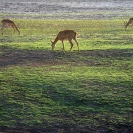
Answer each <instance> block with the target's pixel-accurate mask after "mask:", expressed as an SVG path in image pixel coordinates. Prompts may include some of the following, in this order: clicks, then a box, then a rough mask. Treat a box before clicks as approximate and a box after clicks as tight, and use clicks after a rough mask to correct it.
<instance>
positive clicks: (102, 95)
mask: <svg viewBox="0 0 133 133" xmlns="http://www.w3.org/2000/svg"><path fill="white" fill-rule="evenodd" d="M15 22H16V24H17V25H18V27H20V31H21V35H20V36H18V35H17V34H15V35H13V36H9V33H8V31H9V29H6V33H5V35H4V36H0V70H1V71H0V110H1V111H0V130H1V131H3V127H10V128H11V127H12V128H18V127H19V129H22V130H25V131H27V132H28V131H29V130H28V129H34V132H37V131H40V132H46V131H47V132H53V131H54V132H60V133H62V132H72V133H74V132H75V133H76V132H113V131H114V132H115V131H118V132H119V131H120V129H122V130H123V131H129V128H130V129H131V128H132V127H133V76H132V75H133V44H132V41H133V37H132V32H133V31H132V29H131V28H130V27H129V28H128V29H127V30H124V28H123V22H121V20H115V21H114V20H84V21H82V20H67V21H64V20H16V21H15ZM114 23H115V25H114ZM64 29H74V30H76V31H77V32H78V33H79V34H80V36H79V37H78V39H77V40H78V42H79V45H80V53H79V54H78V52H77V46H76V45H74V48H73V51H72V52H71V53H69V52H68V51H69V48H70V45H69V43H68V42H65V49H66V53H65V54H64V53H63V52H62V45H61V42H58V43H57V45H56V48H55V52H52V51H51V43H50V40H54V38H55V37H56V35H57V33H58V32H59V31H61V30H64ZM23 128H25V129H23ZM35 129H36V130H37V131H35ZM130 131H131V130H130ZM29 132H30V131H29ZM31 132H33V131H31Z"/></svg>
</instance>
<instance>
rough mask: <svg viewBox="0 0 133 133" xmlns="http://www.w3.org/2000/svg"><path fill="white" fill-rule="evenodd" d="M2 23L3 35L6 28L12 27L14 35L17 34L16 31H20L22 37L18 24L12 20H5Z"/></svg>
mask: <svg viewBox="0 0 133 133" xmlns="http://www.w3.org/2000/svg"><path fill="white" fill-rule="evenodd" d="M1 23H2V28H1V30H2V35H3V30H4V28H5V27H10V28H11V29H14V33H15V30H17V31H18V34H19V35H20V31H19V29H18V28H17V26H16V24H15V23H14V22H13V21H12V20H9V19H3V20H2V21H1Z"/></svg>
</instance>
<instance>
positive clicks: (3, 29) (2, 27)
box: [1, 26, 4, 35]
mask: <svg viewBox="0 0 133 133" xmlns="http://www.w3.org/2000/svg"><path fill="white" fill-rule="evenodd" d="M3 30H4V26H2V28H1V31H2V32H1V34H2V35H3Z"/></svg>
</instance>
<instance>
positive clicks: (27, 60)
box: [0, 46, 133, 67]
mask: <svg viewBox="0 0 133 133" xmlns="http://www.w3.org/2000/svg"><path fill="white" fill-rule="evenodd" d="M1 52H2V54H0V67H8V66H13V65H17V66H19V65H24V66H32V67H38V66H41V65H42V66H43V65H48V66H52V65H75V66H77V65H86V66H97V65H110V62H106V63H105V62H104V63H105V64H104V63H102V62H101V61H100V59H101V58H109V59H117V60H122V59H124V58H126V60H128V59H129V60H130V59H131V57H133V50H132V49H130V50H93V51H89V50H88V51H81V52H80V53H78V52H77V51H72V52H71V53H69V52H66V53H65V54H64V53H63V52H62V51H56V52H52V51H45V50H36V51H35V50H18V49H12V48H10V47H6V46H2V47H1ZM101 63H102V64H101Z"/></svg>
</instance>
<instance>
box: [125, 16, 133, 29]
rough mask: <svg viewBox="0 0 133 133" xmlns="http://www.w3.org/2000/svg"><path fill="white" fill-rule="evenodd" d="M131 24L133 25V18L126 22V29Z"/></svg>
mask: <svg viewBox="0 0 133 133" xmlns="http://www.w3.org/2000/svg"><path fill="white" fill-rule="evenodd" d="M129 24H132V26H133V18H130V19H129V21H128V22H124V26H125V29H126V28H127V26H128V25H129Z"/></svg>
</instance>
